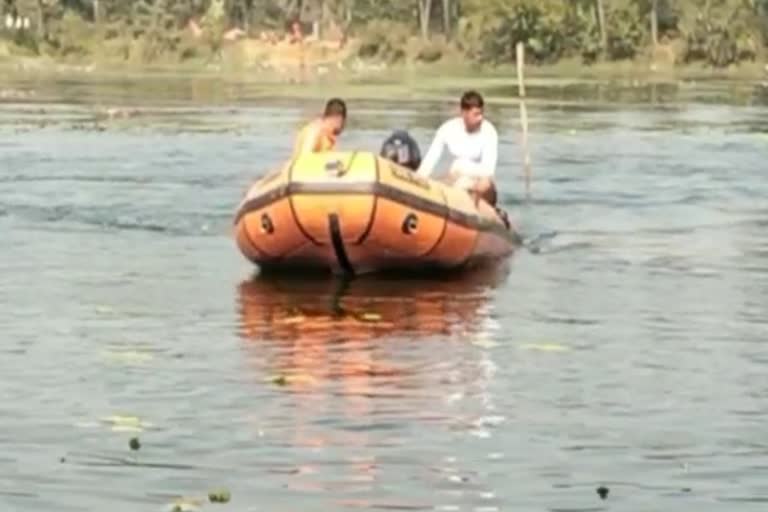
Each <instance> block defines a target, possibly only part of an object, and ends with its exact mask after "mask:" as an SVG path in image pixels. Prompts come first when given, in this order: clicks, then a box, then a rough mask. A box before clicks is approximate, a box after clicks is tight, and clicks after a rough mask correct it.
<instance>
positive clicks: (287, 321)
mask: <svg viewBox="0 0 768 512" xmlns="http://www.w3.org/2000/svg"><path fill="white" fill-rule="evenodd" d="M306 319H307V317H305V316H304V315H297V316H289V317H288V318H284V319H282V320H280V323H281V324H287V325H293V324H300V323H302V322H303V321H304V320H306Z"/></svg>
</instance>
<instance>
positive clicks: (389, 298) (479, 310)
mask: <svg viewBox="0 0 768 512" xmlns="http://www.w3.org/2000/svg"><path fill="white" fill-rule="evenodd" d="M507 272H508V268H507V267H506V266H505V265H499V266H494V267H487V268H483V269H478V270H476V271H472V272H470V273H462V274H459V275H445V276H440V277H439V279H428V278H405V279H404V278H399V279H395V278H392V277H388V276H371V277H364V278H359V279H356V280H352V281H345V280H336V279H331V278H329V279H322V278H321V279H306V278H303V277H301V276H299V277H285V276H280V277H276V276H257V277H256V278H254V279H251V280H247V281H243V282H242V283H240V285H239V286H238V295H239V308H240V315H241V326H240V327H241V328H240V334H241V335H242V336H243V337H245V338H248V339H251V340H255V341H266V342H269V341H272V342H288V343H292V344H298V343H301V342H303V341H306V342H309V343H311V344H313V345H315V344H324V343H325V344H327V343H331V344H332V343H334V342H339V341H344V340H355V339H361V340H374V339H376V338H380V337H382V336H388V337H392V336H408V337H413V338H424V337H427V336H435V335H442V336H462V335H470V334H477V333H479V332H482V331H483V329H484V328H485V327H486V325H487V320H488V318H487V317H488V309H487V307H486V306H487V305H488V302H489V300H490V298H491V297H490V296H491V293H492V291H493V289H494V288H495V287H497V286H498V285H499V284H501V283H502V281H503V280H504V278H505V277H506V275H507Z"/></svg>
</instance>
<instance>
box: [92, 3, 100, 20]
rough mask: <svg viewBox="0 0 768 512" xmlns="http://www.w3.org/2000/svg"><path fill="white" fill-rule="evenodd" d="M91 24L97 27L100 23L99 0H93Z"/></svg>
mask: <svg viewBox="0 0 768 512" xmlns="http://www.w3.org/2000/svg"><path fill="white" fill-rule="evenodd" d="M93 22H94V23H96V24H97V25H98V24H99V23H101V12H100V9H99V0H93Z"/></svg>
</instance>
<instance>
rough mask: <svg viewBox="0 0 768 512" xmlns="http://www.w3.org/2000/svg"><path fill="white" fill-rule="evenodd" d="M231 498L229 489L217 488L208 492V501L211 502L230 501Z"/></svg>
mask: <svg viewBox="0 0 768 512" xmlns="http://www.w3.org/2000/svg"><path fill="white" fill-rule="evenodd" d="M230 498H231V496H230V494H229V490H228V489H216V490H214V491H211V492H209V493H208V501H210V502H211V503H229V500H230Z"/></svg>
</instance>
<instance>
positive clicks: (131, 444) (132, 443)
mask: <svg viewBox="0 0 768 512" xmlns="http://www.w3.org/2000/svg"><path fill="white" fill-rule="evenodd" d="M128 446H129V447H130V448H131V450H133V451H138V450H139V449H140V448H141V443H140V442H139V438H138V437H132V438H131V440H130V441H129V442H128Z"/></svg>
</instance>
